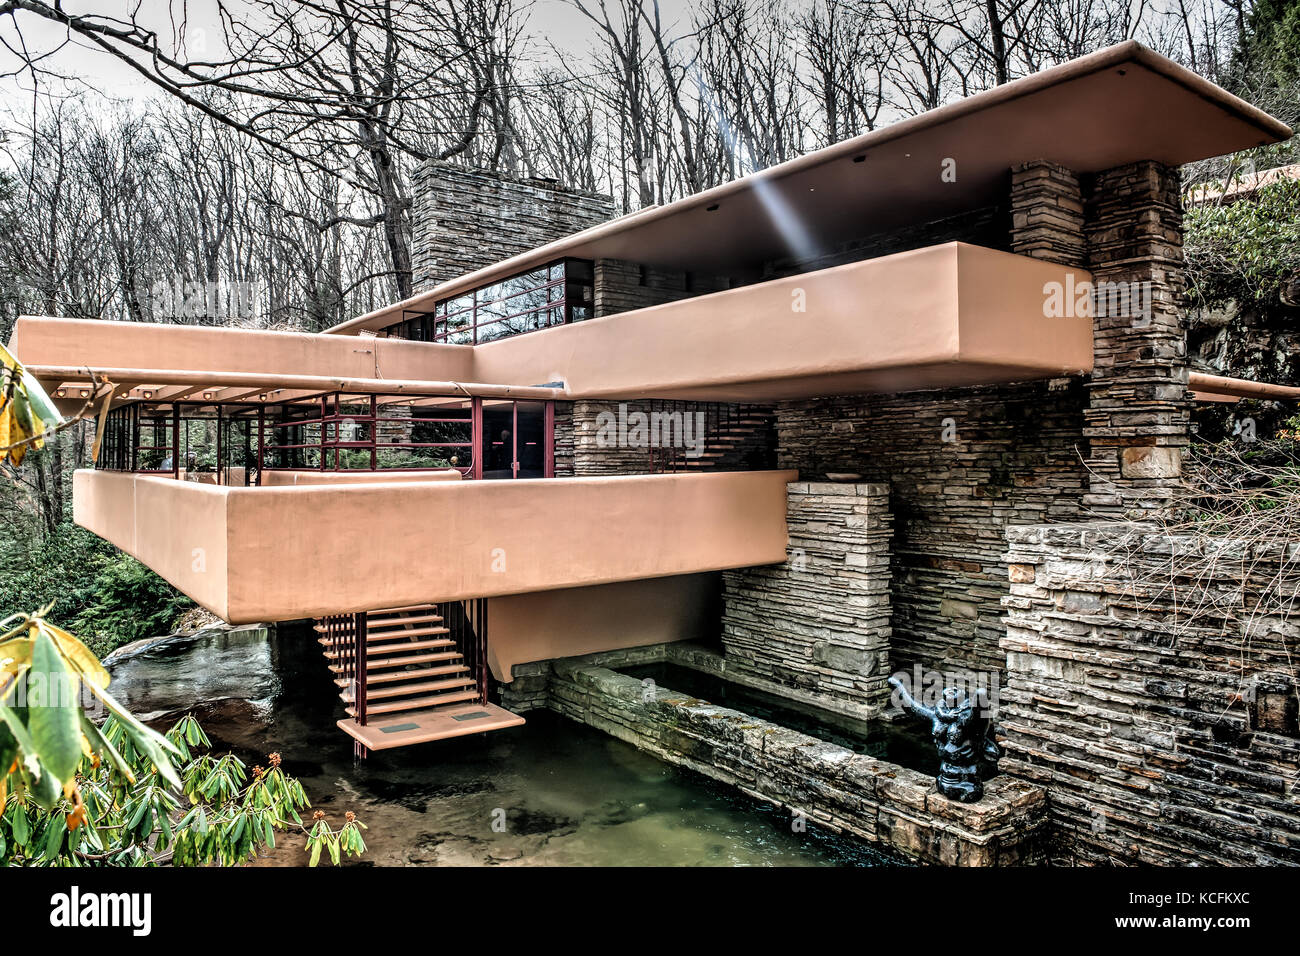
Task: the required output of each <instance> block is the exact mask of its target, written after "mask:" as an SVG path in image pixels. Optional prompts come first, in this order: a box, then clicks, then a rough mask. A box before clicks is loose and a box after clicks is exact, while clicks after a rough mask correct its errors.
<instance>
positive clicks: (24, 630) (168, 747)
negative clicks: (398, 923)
mask: <svg viewBox="0 0 1300 956" xmlns="http://www.w3.org/2000/svg"><path fill="white" fill-rule="evenodd" d="M45 613H48V608H46V609H44V610H43V611H42V612H40V613H37V614H33V615H28V614H18V615H14V616H13V617H10V618H7V619H5V620H4V621H0V865H24V866H85V865H95V864H103V865H115V866H148V865H156V864H159V863H167V862H171V863H175V864H177V865H182V866H198V865H203V864H209V863H216V864H221V865H224V866H230V865H234V864H237V863H243V862H245V861H247V860H249V859H251V858H253V857H254V856H256V855H257V853H258V852H260V851H261V850H262V849H264V848H268V847H274V846H275V831H277V830H285V829H290V828H296V829H297V830H299V831H300V832H301V833H303V834H305V835H306V838H307V853H308V855H309V860H310V863H311V865H312V866H315V865H316V863H317V862H318V861H319V859H320V856H321V854H322V853H328V854H329V857H330V860H331V861H332V862H334V863H338V862H340V860H341V859H342V857H344V856H359V855H360V854H361V853H363V852H364V851H365V843H364V841H363V840H362V839H361V830H362V829H364V825H363V824H361V823H360V822H359V821H357V819H356V818H355V817H354V816H353V814H351V813H348V814H347V815H346V816H345V818H344V822H343V826H342V827H340V828H339V829H338V830H335V829H333V828H332V827H331V826H330V825H329V824H328V823H327V822H326V820H325V815H324V814H323V813H321V812H319V811H318V812H317V813H315V814H314V815H313V818H312V826H311V827H310V829H309V828H308V827H307V826H306V825H305V824H304V823H303V820H302V817H301V815H300V811H302V810H305V809H307V808H308V807H309V806H310V804H309V802H308V800H307V795H306V793H305V792H304V791H303V788H302V785H301V784H300V783H298V781H296V780H294V779H293V778H292V777H289V776H288V775H287V774H285V773H284V771H283V770H281V769H280V756H279V755H278V754H271V755H270V757H269V760H268V762H269V763H270V769H265V768H262V767H254V768H253V769H252V771H251V773H250V771H249V770H248V768H247V767H246V766H245V765H244V763H243V762H242V761H241V760H239V758H237V757H235V756H234V755H232V754H225V755H223V756H215V755H213V754H211V753H209V752H208V751H209V750H210V749H211V746H212V745H211V742H210V741H209V740H208V737H207V735H206V734H204V732H203V728H201V727H200V726H199V725H198V722H197V721H195V720H194V719H193V718H192V717H189V716H186V717H185V718H183V719H182V720H180V721H179V722H178V723H177V724H176V725H175V726H173V727H172V728H171V730H170V731H168V732H167V734H166V735H165V736H164V735H160V734H159V733H157V732H156V731H154V730H152V729H150V728H149V727H146V726H145V725H144V724H142V723H141V722H140V721H139V720H138V719H137V718H136V717H135V716H133V715H132V714H131V713H130V711H128V710H127V709H126V708H124V707H123V706H122V705H121V704H119V703H118V702H117V700H115V699H114V698H113V696H112V694H110V693H109V692H108V685H109V683H110V677H109V674H108V671H106V670H105V669H104V667H103V665H102V664H100V662H99V660H98V659H97V658H96V657H95V655H94V654H92V653H91V652H90V650H89V648H87V647H86V645H85V644H83V643H82V642H81V641H80V640H78V639H77V638H76V637H74V636H73V635H71V634H69V633H68V632H67V631H64V630H62V629H61V628H59V627H57V626H55V625H53V624H51V623H49V622H48V621H47V620H45V618H44V616H43V615H44V614H45ZM99 713H104V714H106V717H105V719H104V720H103V722H102V723H96V721H95V719H94V717H95V716H96V715H97V714H99ZM177 765H179V770H178V769H177Z"/></svg>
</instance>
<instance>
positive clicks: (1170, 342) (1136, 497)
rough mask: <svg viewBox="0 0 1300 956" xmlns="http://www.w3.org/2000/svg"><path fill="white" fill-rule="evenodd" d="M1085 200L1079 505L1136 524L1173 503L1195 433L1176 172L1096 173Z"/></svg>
mask: <svg viewBox="0 0 1300 956" xmlns="http://www.w3.org/2000/svg"><path fill="white" fill-rule="evenodd" d="M1084 192H1085V203H1084V220H1085V221H1084V231H1085V235H1086V238H1087V244H1088V245H1087V247H1088V268H1089V269H1090V270H1091V271H1092V274H1093V281H1094V297H1093V299H1094V305H1093V312H1094V316H1093V372H1092V384H1091V387H1090V392H1091V394H1090V397H1089V403H1088V408H1087V410H1086V412H1085V416H1084V418H1085V427H1084V436H1085V437H1086V438H1088V439H1089V442H1090V454H1089V460H1088V466H1089V470H1090V472H1091V476H1090V482H1089V484H1090V487H1089V493H1088V494H1087V495H1085V496H1084V499H1083V502H1084V505H1085V507H1087V508H1090V509H1091V510H1092V511H1094V512H1096V513H1100V514H1106V515H1115V516H1121V515H1138V514H1141V513H1142V512H1144V511H1147V510H1150V509H1152V508H1156V507H1159V506H1160V505H1161V504H1162V503H1164V502H1165V501H1167V500H1168V498H1169V497H1170V493H1171V489H1172V487H1173V485H1174V483H1175V482H1176V481H1177V479H1178V477H1179V476H1180V475H1181V474H1182V453H1183V448H1184V447H1185V446H1186V445H1187V441H1188V434H1189V411H1190V395H1189V393H1188V391H1187V356H1186V344H1185V340H1184V335H1183V326H1182V316H1181V314H1180V312H1179V296H1180V294H1181V291H1182V281H1183V254H1182V203H1181V196H1180V194H1179V177H1178V171H1177V170H1176V169H1171V168H1169V167H1167V166H1163V165H1161V164H1159V163H1156V162H1154V161H1150V160H1144V161H1142V162H1138V163H1132V164H1130V165H1127V166H1120V167H1117V168H1115V169H1109V170H1106V171H1104V172H1101V173H1098V174H1096V175H1095V176H1093V177H1091V182H1089V183H1087V184H1085V190H1084Z"/></svg>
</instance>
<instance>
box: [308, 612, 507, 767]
mask: <svg viewBox="0 0 1300 956" xmlns="http://www.w3.org/2000/svg"><path fill="white" fill-rule="evenodd" d="M315 630H316V634H317V639H318V640H319V641H320V644H321V646H322V648H323V649H324V654H325V661H326V663H327V664H328V665H329V669H330V673H331V674H332V675H333V677H334V683H335V685H336V686H337V687H338V688H339V696H340V697H341V698H342V700H343V703H344V708H345V710H346V711H347V714H348V717H347V718H346V719H344V720H340V721H339V722H338V725H339V727H340V728H341V729H342V730H343V731H345V732H346V733H347V734H349V735H350V736H351V737H352V738H353V740H354V741H355V747H356V752H357V755H358V756H365V754H366V752H367V751H368V750H389V749H392V748H394V747H408V746H411V745H413V744H420V743H427V742H428V741H432V740H445V739H447V738H450V737H464V736H467V735H469V734H478V733H484V732H486V731H490V730H501V729H503V728H505V727H516V726H518V725H519V724H522V723H523V722H524V718H522V717H520V716H519V715H517V714H512V713H510V711H508V710H505V709H503V708H501V707H498V706H496V705H495V704H491V703H488V700H487V661H486V650H487V601H485V600H482V599H480V600H473V601H444V602H442V603H439V604H417V605H411V606H408V607H398V608H388V609H386V610H381V611H369V612H366V611H362V612H359V613H356V614H336V615H332V616H330V617H324V618H319V619H317V621H316V625H315Z"/></svg>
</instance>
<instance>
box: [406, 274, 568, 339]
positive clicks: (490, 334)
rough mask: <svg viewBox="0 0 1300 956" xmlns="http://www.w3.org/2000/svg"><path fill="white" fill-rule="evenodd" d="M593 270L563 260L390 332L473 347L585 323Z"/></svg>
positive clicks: (464, 297)
mask: <svg viewBox="0 0 1300 956" xmlns="http://www.w3.org/2000/svg"><path fill="white" fill-rule="evenodd" d="M593 274H594V272H593V267H592V264H591V263H590V262H587V261H584V260H580V259H563V260H560V261H558V262H554V263H551V264H550V265H548V266H544V267H542V268H540V269H533V270H531V271H529V272H522V273H520V274H519V275H514V276H510V277H509V278H506V279H502V280H500V281H498V282H493V283H491V284H490V285H486V286H482V287H480V288H478V289H475V290H474V291H472V292H466V293H463V294H461V295H458V296H456V297H455V298H451V299H444V300H443V301H441V302H438V303H436V304H435V305H434V307H433V310H432V312H430V313H429V314H428V315H426V316H420V317H417V318H414V319H405V320H403V321H402V322H399V323H396V324H395V325H392V326H390V327H389V331H390V333H391V334H393V335H396V336H398V337H400V338H406V339H412V340H416V341H433V342H445V343H447V344H450V345H473V344H475V343H480V342H493V341H496V340H497V339H502V338H507V337H508V336H511V335H519V334H522V333H524V332H535V331H537V330H539V329H544V328H548V327H549V326H552V325H563V324H564V323H565V322H574V321H582V320H584V319H588V318H590V317H591V314H592V309H591V306H592V282H593V279H592V277H593Z"/></svg>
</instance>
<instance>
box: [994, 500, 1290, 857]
mask: <svg viewBox="0 0 1300 956" xmlns="http://www.w3.org/2000/svg"><path fill="white" fill-rule="evenodd" d="M1007 539H1008V542H1009V545H1010V551H1009V553H1008V555H1007V561H1008V562H1009V569H1010V582H1011V583H1010V594H1009V595H1008V596H1007V598H1006V600H1005V604H1006V611H1007V633H1006V636H1005V638H1004V639H1003V642H1002V647H1003V650H1004V651H1005V653H1006V658H1007V676H1006V681H1005V683H1004V686H1003V689H1002V693H1001V701H1000V705H1001V706H1000V717H999V723H1000V727H1001V730H1002V733H1003V735H1004V740H1003V743H1004V745H1005V747H1006V751H1007V754H1006V757H1004V759H1003V760H1002V762H1001V768H1002V771H1003V772H1004V773H1009V774H1012V775H1014V776H1017V777H1019V778H1020V779H1022V780H1025V781H1026V782H1030V783H1033V784H1035V785H1038V786H1042V787H1044V788H1045V789H1046V790H1047V792H1048V799H1049V804H1050V807H1051V820H1052V825H1053V827H1052V828H1053V831H1054V843H1055V847H1054V853H1055V854H1056V855H1058V856H1059V857H1060V858H1061V859H1062V861H1063V862H1067V863H1076V862H1077V863H1084V864H1089V863H1095V864H1104V865H1113V864H1115V863H1129V864H1154V865H1189V864H1218V865H1223V864H1242V865H1278V864H1288V865H1300V728H1297V722H1296V721H1297V718H1296V713H1297V683H1296V669H1297V666H1300V665H1298V664H1297V661H1300V627H1298V626H1297V624H1296V622H1295V621H1294V620H1293V619H1292V614H1293V613H1294V609H1293V608H1292V606H1291V605H1294V603H1295V596H1296V594H1297V593H1298V592H1300V570H1298V569H1297V564H1296V560H1297V558H1300V546H1298V545H1296V544H1294V543H1292V544H1271V543H1262V542H1245V541H1233V540H1222V539H1221V540H1217V541H1207V540H1205V539H1203V538H1202V539H1194V538H1189V537H1186V536H1170V535H1166V534H1162V533H1160V532H1159V531H1157V530H1156V529H1155V528H1153V527H1148V528H1146V529H1143V528H1142V527H1141V526H1136V525H1133V524H1119V525H1103V524H1085V525H1053V526H1041V527H1023V528H1012V529H1009V531H1008V534H1007Z"/></svg>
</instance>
